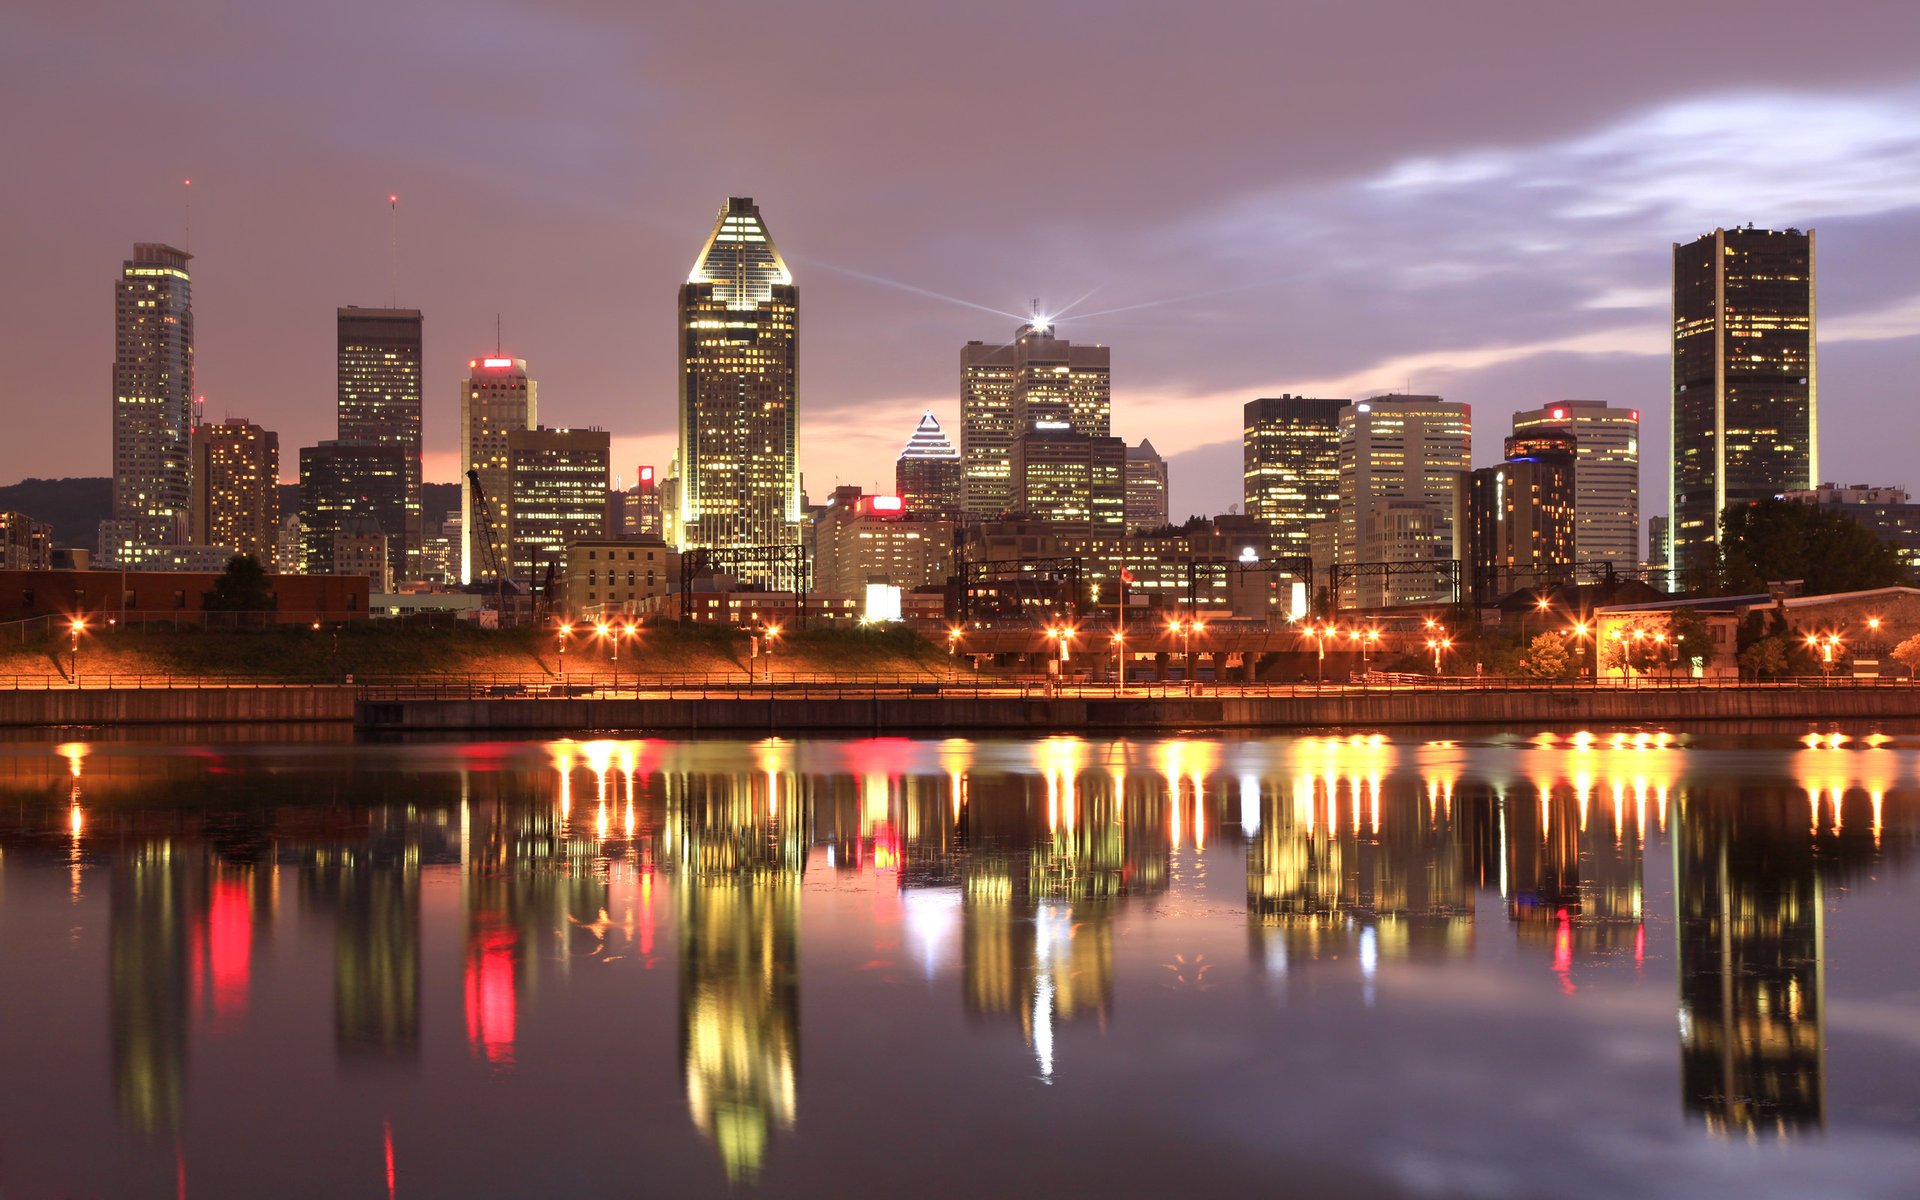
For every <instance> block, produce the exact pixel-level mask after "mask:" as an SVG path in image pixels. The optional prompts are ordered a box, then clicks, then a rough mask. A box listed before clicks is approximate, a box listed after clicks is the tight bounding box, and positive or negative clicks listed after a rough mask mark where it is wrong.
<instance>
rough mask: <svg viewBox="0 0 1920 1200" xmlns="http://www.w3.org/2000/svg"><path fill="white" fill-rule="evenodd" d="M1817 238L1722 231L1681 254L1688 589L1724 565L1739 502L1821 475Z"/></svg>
mask: <svg viewBox="0 0 1920 1200" xmlns="http://www.w3.org/2000/svg"><path fill="white" fill-rule="evenodd" d="M1818 394H1819V393H1818V388H1817V386H1816V381H1815V376H1814V297H1813V231H1812V230H1808V231H1806V232H1804V233H1803V232H1801V231H1800V230H1798V229H1788V230H1785V231H1780V230H1772V229H1754V228H1752V227H1751V226H1749V227H1747V228H1745V229H1716V230H1714V231H1713V232H1712V233H1710V234H1707V235H1706V236H1705V237H1702V238H1699V239H1698V240H1696V241H1692V242H1688V243H1687V244H1686V245H1684V246H1683V245H1679V244H1676V245H1675V246H1674V248H1673V465H1672V469H1673V474H1672V486H1671V497H1672V504H1671V507H1670V509H1669V513H1670V515H1671V517H1672V520H1673V525H1672V537H1673V546H1672V561H1673V566H1674V568H1675V571H1676V574H1677V579H1676V582H1677V584H1678V586H1680V587H1697V586H1702V585H1703V584H1704V583H1705V581H1706V580H1707V578H1708V577H1709V574H1710V573H1711V571H1712V570H1713V568H1714V566H1715V556H1716V554H1717V547H1716V540H1717V538H1718V536H1719V521H1720V514H1721V513H1722V512H1724V511H1725V510H1726V508H1727V507H1728V506H1729V505H1732V504H1743V503H1749V502H1752V501H1755V500H1766V499H1769V498H1771V497H1774V496H1777V495H1779V494H1780V493H1782V492H1787V491H1793V490H1796V489H1806V488H1811V487H1813V486H1814V484H1815V483H1816V482H1817V481H1818V480H1819V478H1820V474H1819V472H1820V441H1819V437H1820V430H1819V405H1818Z"/></svg>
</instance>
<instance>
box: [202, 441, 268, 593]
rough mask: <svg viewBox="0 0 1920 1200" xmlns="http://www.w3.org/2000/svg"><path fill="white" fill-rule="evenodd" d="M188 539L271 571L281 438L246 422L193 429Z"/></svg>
mask: <svg viewBox="0 0 1920 1200" xmlns="http://www.w3.org/2000/svg"><path fill="white" fill-rule="evenodd" d="M192 494H193V503H192V506H191V510H192V511H191V516H190V520H189V530H190V538H191V540H192V542H193V543H194V544H196V545H201V546H224V547H226V548H227V549H228V551H230V552H231V553H233V554H247V555H251V556H253V558H254V559H255V560H256V561H258V562H259V563H260V565H261V566H263V567H266V568H269V569H271V568H272V567H273V561H274V548H275V546H276V545H277V544H278V542H279V537H280V435H279V434H277V433H274V432H272V431H271V430H267V429H262V428H260V426H258V425H255V424H254V423H253V422H251V421H249V420H247V419H246V418H244V417H229V418H228V419H227V420H225V421H222V422H221V423H220V424H218V425H204V424H203V425H195V426H194V427H193V488H192Z"/></svg>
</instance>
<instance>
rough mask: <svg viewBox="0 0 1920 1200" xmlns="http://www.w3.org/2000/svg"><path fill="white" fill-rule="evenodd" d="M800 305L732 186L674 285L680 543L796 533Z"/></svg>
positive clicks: (794, 537) (748, 206) (762, 228)
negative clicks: (677, 288) (677, 292)
mask: <svg viewBox="0 0 1920 1200" xmlns="http://www.w3.org/2000/svg"><path fill="white" fill-rule="evenodd" d="M799 315H800V290H799V289H798V288H796V287H795V286H794V284H793V275H792V273H791V272H789V271H788V270H787V264H786V263H785V262H784V261H783V260H782V259H781V257H780V252H779V250H777V249H775V247H774V244H773V237H772V235H771V234H769V233H768V232H767V227H766V224H765V222H763V221H762V220H761V219H760V209H759V208H758V206H756V205H755V204H754V202H753V199H752V197H748V196H735V197H732V198H731V199H729V200H728V201H727V205H726V207H725V208H723V209H721V210H720V217H719V219H718V220H717V221H716V222H715V223H714V226H713V232H712V233H711V234H710V235H708V237H707V242H706V245H705V246H703V247H702V248H701V250H700V257H699V258H698V259H697V260H696V261H695V262H694V264H693V271H692V272H691V273H690V274H689V275H688V276H687V282H686V283H685V284H684V285H683V286H682V287H681V289H680V455H679V460H678V465H679V471H678V486H679V492H680V494H679V498H678V502H677V505H676V506H677V508H678V509H679V514H680V515H679V519H678V522H677V528H678V530H679V538H680V543H681V545H682V547H683V548H694V547H702V546H720V547H726V546H772V545H792V544H795V543H796V542H798V540H799V521H800V461H799V449H800V438H799V427H798V394H799V391H798V385H799V334H798V327H799Z"/></svg>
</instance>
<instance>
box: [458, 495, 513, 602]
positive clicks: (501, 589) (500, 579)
mask: <svg viewBox="0 0 1920 1200" xmlns="http://www.w3.org/2000/svg"><path fill="white" fill-rule="evenodd" d="M467 482H468V483H469V484H471V485H472V486H473V511H472V512H471V513H469V514H467V520H468V522H469V523H471V524H474V525H477V526H479V532H480V534H481V536H482V539H483V541H484V542H485V544H486V547H487V565H488V566H489V567H491V568H492V569H493V578H494V581H495V587H496V588H497V589H498V593H497V595H496V597H495V600H494V607H495V611H497V612H498V613H499V614H500V616H501V618H502V619H503V620H504V619H505V618H506V615H507V572H506V568H505V567H503V566H501V564H500V547H499V545H498V543H497V542H496V541H495V539H494V535H493V514H492V513H491V512H490V511H489V510H488V508H487V491H486V489H485V488H483V487H481V486H480V472H479V470H478V469H472V468H470V469H469V470H468V471H467ZM476 518H477V519H476Z"/></svg>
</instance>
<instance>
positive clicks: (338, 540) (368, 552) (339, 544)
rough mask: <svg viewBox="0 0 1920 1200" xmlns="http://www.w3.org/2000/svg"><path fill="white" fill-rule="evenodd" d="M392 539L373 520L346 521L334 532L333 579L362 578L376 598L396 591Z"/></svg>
mask: <svg viewBox="0 0 1920 1200" xmlns="http://www.w3.org/2000/svg"><path fill="white" fill-rule="evenodd" d="M392 554H393V539H392V538H389V537H388V536H387V534H386V531H385V530H383V529H381V528H380V523H379V522H378V521H376V520H374V519H373V518H372V517H346V518H343V519H342V520H341V522H340V524H339V525H338V526H337V527H336V528H335V529H334V531H333V563H332V565H331V567H330V568H329V570H328V572H327V573H328V574H330V575H359V576H363V577H365V578H366V580H367V584H368V587H369V588H370V589H371V590H372V591H373V592H374V593H376V594H383V593H387V592H391V591H393V558H392Z"/></svg>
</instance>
